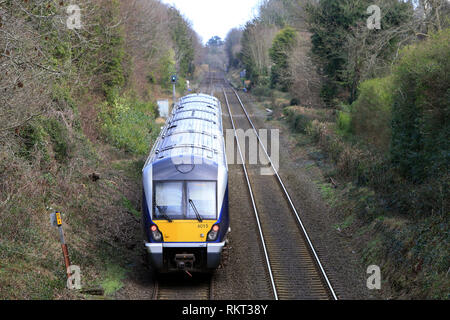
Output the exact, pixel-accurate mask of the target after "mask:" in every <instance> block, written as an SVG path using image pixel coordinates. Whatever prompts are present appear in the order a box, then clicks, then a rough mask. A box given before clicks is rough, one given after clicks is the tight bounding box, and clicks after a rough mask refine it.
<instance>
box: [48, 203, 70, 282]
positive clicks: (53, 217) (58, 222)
mask: <svg viewBox="0 0 450 320" xmlns="http://www.w3.org/2000/svg"><path fill="white" fill-rule="evenodd" d="M50 222H51V224H52V226H54V227H58V231H59V240H60V242H61V248H62V252H63V256H64V264H65V265H66V273H67V278H68V279H69V278H70V276H71V273H70V268H69V267H70V259H69V250H68V249H67V244H66V242H65V240H64V231H63V227H62V219H61V212H58V211H57V212H54V213H52V214H50Z"/></svg>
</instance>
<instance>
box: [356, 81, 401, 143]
mask: <svg viewBox="0 0 450 320" xmlns="http://www.w3.org/2000/svg"><path fill="white" fill-rule="evenodd" d="M359 91H360V94H359V97H358V99H357V100H356V101H355V102H354V103H353V104H352V124H351V126H352V130H353V132H354V133H355V134H356V135H358V136H361V137H363V138H365V139H366V140H367V142H368V143H370V144H371V145H374V146H376V147H378V148H380V149H381V150H383V151H387V150H388V149H389V143H390V138H391V108H392V91H393V87H392V78H391V77H386V78H375V79H371V80H367V81H364V82H363V83H361V85H360V86H359Z"/></svg>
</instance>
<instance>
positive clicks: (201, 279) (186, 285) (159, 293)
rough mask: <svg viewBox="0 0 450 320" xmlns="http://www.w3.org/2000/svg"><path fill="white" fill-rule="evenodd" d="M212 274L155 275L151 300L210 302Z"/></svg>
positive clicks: (207, 84) (209, 84)
mask: <svg viewBox="0 0 450 320" xmlns="http://www.w3.org/2000/svg"><path fill="white" fill-rule="evenodd" d="M213 79H215V77H213V76H212V73H211V72H210V73H209V74H208V76H207V77H205V79H203V81H202V83H201V89H202V91H203V92H205V93H208V94H211V95H213V93H214V83H215V82H217V79H216V80H215V81H214V80H213ZM213 277H214V276H213V274H194V275H188V274H187V273H176V274H156V276H155V280H154V281H155V282H154V287H153V295H152V297H153V300H212V299H213V289H212V288H213Z"/></svg>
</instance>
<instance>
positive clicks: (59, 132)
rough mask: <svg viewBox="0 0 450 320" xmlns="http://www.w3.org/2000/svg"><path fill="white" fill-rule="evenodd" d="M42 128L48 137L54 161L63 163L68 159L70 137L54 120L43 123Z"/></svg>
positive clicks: (65, 129)
mask: <svg viewBox="0 0 450 320" xmlns="http://www.w3.org/2000/svg"><path fill="white" fill-rule="evenodd" d="M43 126H44V127H45V130H46V131H47V133H48V135H49V136H50V140H51V142H52V147H53V152H54V153H55V159H56V160H57V161H58V162H61V163H62V162H65V161H66V160H67V159H68V158H69V157H70V149H71V143H70V135H69V130H68V129H67V127H66V126H65V125H63V124H62V123H61V122H59V121H58V120H56V119H53V118H50V119H46V120H45V121H44V122H43Z"/></svg>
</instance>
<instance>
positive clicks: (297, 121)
mask: <svg viewBox="0 0 450 320" xmlns="http://www.w3.org/2000/svg"><path fill="white" fill-rule="evenodd" d="M283 113H284V114H285V115H286V120H287V122H288V123H289V125H290V126H291V128H292V129H293V130H294V131H295V132H299V133H306V132H307V130H308V127H309V126H310V122H311V119H309V118H308V117H307V116H306V115H303V114H300V113H298V112H296V111H295V110H294V109H292V108H289V107H288V108H285V109H284V110H283Z"/></svg>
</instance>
